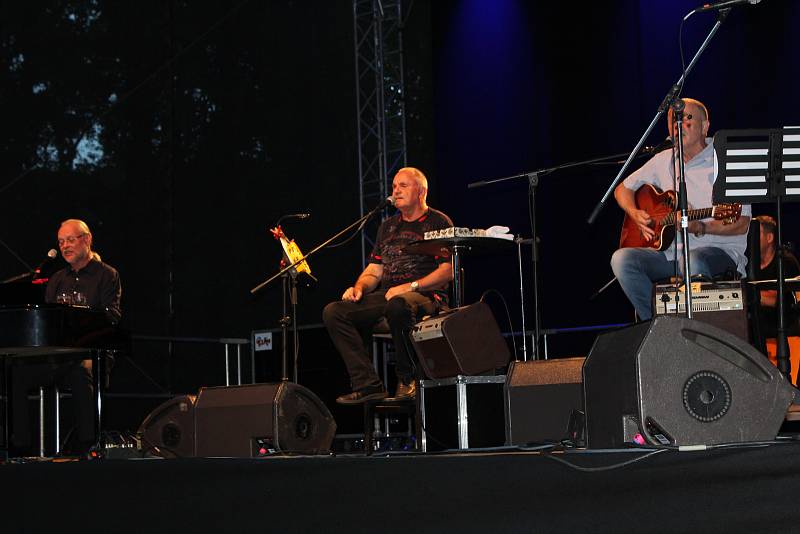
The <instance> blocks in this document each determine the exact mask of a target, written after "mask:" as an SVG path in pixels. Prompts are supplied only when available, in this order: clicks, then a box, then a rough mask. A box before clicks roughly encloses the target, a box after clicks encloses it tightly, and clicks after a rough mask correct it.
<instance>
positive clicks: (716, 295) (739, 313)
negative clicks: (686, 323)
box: [653, 280, 750, 341]
mask: <svg viewBox="0 0 800 534" xmlns="http://www.w3.org/2000/svg"><path fill="white" fill-rule="evenodd" d="M659 315H678V316H683V317H685V316H686V288H685V287H684V286H683V285H680V286H678V287H676V286H675V285H674V284H657V285H656V286H655V288H654V290H653V316H654V317H657V316H659ZM692 318H693V319H696V320H698V321H703V322H704V323H708V324H711V325H713V326H716V327H717V328H721V329H723V330H726V331H727V332H730V333H731V334H734V335H737V336H739V337H740V338H742V339H744V340H745V341H749V340H750V328H749V326H748V322H747V299H746V298H745V291H744V288H743V287H742V282H740V281H734V280H730V281H718V282H694V283H693V284H692Z"/></svg>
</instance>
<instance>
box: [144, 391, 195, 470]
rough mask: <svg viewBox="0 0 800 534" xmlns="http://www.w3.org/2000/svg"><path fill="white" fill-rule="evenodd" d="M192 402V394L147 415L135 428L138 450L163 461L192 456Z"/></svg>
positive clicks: (171, 401) (162, 405)
mask: <svg viewBox="0 0 800 534" xmlns="http://www.w3.org/2000/svg"><path fill="white" fill-rule="evenodd" d="M194 403H195V396H194V395H183V396H181V397H175V398H174V399H170V400H168V401H167V402H165V403H163V404H161V405H160V406H158V407H157V408H156V409H155V410H153V411H152V412H150V415H148V416H147V417H146V418H145V420H144V421H143V422H142V424H141V426H140V427H139V432H138V434H139V435H140V436H141V438H142V448H143V449H144V450H146V451H148V452H151V453H153V454H156V455H158V456H162V457H164V458H187V457H190V456H194Z"/></svg>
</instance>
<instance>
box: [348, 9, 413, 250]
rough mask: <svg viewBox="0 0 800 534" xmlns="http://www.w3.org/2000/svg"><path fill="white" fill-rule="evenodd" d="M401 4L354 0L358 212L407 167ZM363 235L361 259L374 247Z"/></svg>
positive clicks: (383, 195)
mask: <svg viewBox="0 0 800 534" xmlns="http://www.w3.org/2000/svg"><path fill="white" fill-rule="evenodd" d="M402 27H403V20H402V1H401V0H353V28H354V44H355V64H356V116H357V124H358V187H359V193H360V212H361V215H362V216H363V215H365V214H366V213H367V212H368V211H369V210H370V209H371V208H372V206H374V205H376V204H377V203H378V202H380V201H381V200H383V199H384V198H386V197H387V196H389V195H390V194H391V192H392V185H391V184H392V178H393V177H394V175H395V173H396V172H397V171H398V169H400V168H402V167H404V166H405V165H406V118H405V87H404V85H403V32H402ZM370 234H371V232H363V233H362V237H361V259H362V262H363V261H366V255H367V254H368V253H369V251H370V250H371V248H372V244H373V243H372V236H371V235H370Z"/></svg>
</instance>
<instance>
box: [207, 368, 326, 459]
mask: <svg viewBox="0 0 800 534" xmlns="http://www.w3.org/2000/svg"><path fill="white" fill-rule="evenodd" d="M335 434H336V423H335V421H334V420H333V416H331V413H330V412H329V411H328V409H327V408H326V407H325V405H324V404H323V403H322V401H320V400H319V398H318V397H317V396H316V395H315V394H314V393H312V392H311V391H310V390H308V389H306V388H304V387H303V386H300V385H298V384H294V383H291V382H279V383H275V384H251V385H245V386H230V387H212V388H202V389H201V390H200V393H199V394H198V396H197V403H196V404H195V453H196V454H197V456H235V457H252V456H258V455H260V454H264V453H265V452H271V451H285V452H298V453H304V454H317V453H321V452H325V451H328V450H330V447H331V443H332V442H333V437H334V435H335Z"/></svg>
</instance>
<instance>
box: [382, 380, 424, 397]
mask: <svg viewBox="0 0 800 534" xmlns="http://www.w3.org/2000/svg"><path fill="white" fill-rule="evenodd" d="M415 398H417V381H416V380H414V379H413V378H412V379H409V380H408V381H406V380H402V379H401V380H400V381H398V382H397V393H395V395H394V397H391V398H390V399H389V400H392V401H404V400H414V399H415Z"/></svg>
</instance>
